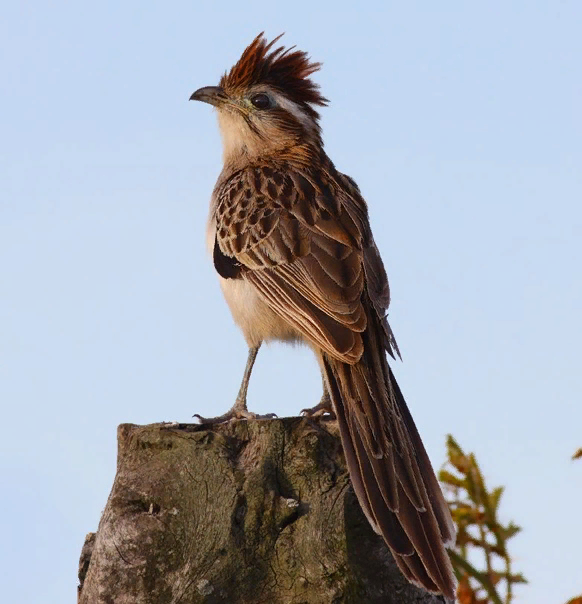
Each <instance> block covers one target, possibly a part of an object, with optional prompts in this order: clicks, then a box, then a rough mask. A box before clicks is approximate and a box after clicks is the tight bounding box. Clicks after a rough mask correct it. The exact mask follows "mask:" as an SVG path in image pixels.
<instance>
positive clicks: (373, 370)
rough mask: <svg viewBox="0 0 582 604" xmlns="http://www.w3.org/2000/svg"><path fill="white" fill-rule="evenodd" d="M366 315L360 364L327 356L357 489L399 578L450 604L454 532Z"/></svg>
mask: <svg viewBox="0 0 582 604" xmlns="http://www.w3.org/2000/svg"><path fill="white" fill-rule="evenodd" d="M369 317H370V319H371V321H370V323H369V324H368V328H367V329H366V333H365V337H364V354H363V356H362V358H361V359H360V360H359V361H358V362H357V363H355V364H353V365H350V364H347V363H343V362H341V361H339V360H337V359H334V358H332V357H330V356H329V355H327V354H325V353H323V354H322V357H323V363H322V364H323V369H324V373H325V376H326V381H327V383H328V387H329V393H330V396H331V400H332V403H333V406H334V410H335V413H336V416H337V419H338V422H339V428H340V434H341V439H342V443H343V448H344V453H345V456H346V462H347V465H348V470H349V472H350V477H351V480H352V484H353V487H354V491H355V493H356V495H357V497H358V500H359V502H360V505H361V507H362V510H363V511H364V513H365V515H366V517H367V518H368V521H369V522H370V524H371V525H372V527H373V528H374V530H375V531H376V532H377V533H378V534H380V535H382V537H383V538H384V540H385V541H386V543H387V545H388V547H389V548H390V550H391V551H392V554H393V555H394V558H395V560H396V562H397V564H398V566H399V568H400V569H401V571H402V573H403V574H404V575H405V576H406V577H407V578H408V579H409V580H410V581H412V582H414V583H416V584H417V585H420V586H422V587H424V588H425V589H427V590H428V591H431V592H434V593H442V594H444V595H445V596H447V597H448V598H451V599H453V598H454V594H455V587H456V582H455V577H454V574H453V569H452V566H451V562H450V560H449V556H448V554H447V552H446V550H445V546H446V545H450V544H452V543H453V542H454V539H455V528H454V525H453V522H452V519H451V516H450V512H449V509H448V506H447V504H446V502H445V499H444V497H443V494H442V492H441V489H440V486H439V484H438V481H437V479H436V476H435V474H434V471H433V469H432V466H431V463H430V460H429V458H428V455H427V453H426V450H425V448H424V445H423V444H422V441H421V439H420V436H419V434H418V430H417V429H416V426H415V424H414V421H413V419H412V416H411V415H410V411H409V410H408V407H407V405H406V402H405V400H404V397H403V396H402V393H401V391H400V388H399V387H398V384H397V383H396V380H395V378H394V375H393V373H392V371H391V369H390V368H389V366H388V363H387V361H386V357H385V355H384V350H383V346H382V338H383V332H382V331H381V325H379V324H376V323H377V321H375V316H374V315H372V313H370V315H369Z"/></svg>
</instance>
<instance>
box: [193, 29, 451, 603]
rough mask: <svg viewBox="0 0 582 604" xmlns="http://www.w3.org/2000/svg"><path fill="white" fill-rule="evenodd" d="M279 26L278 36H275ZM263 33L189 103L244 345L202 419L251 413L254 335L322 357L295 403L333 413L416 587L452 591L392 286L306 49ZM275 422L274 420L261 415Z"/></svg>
mask: <svg viewBox="0 0 582 604" xmlns="http://www.w3.org/2000/svg"><path fill="white" fill-rule="evenodd" d="M281 35H282V34H281ZM280 38H281V36H278V37H276V38H274V39H273V40H271V41H270V42H269V41H268V40H267V38H266V37H265V35H264V33H260V34H259V35H258V36H256V38H255V39H254V40H253V41H252V42H251V43H250V44H249V46H247V48H246V49H245V50H244V51H243V53H242V55H241V57H240V59H239V60H238V61H237V62H236V64H235V65H234V66H233V67H232V68H231V69H230V70H229V71H227V72H225V73H224V74H223V75H222V77H221V78H220V81H219V85H218V86H205V87H202V88H199V89H198V90H196V91H195V92H194V93H193V94H192V95H191V97H190V100H195V101H201V102H204V103H208V104H210V105H212V106H213V107H214V108H215V109H216V112H217V116H218V124H219V129H220V133H221V138H222V149H223V168H222V171H221V173H220V175H219V177H218V180H217V182H216V185H215V187H214V190H213V192H212V196H211V201H210V210H209V217H208V224H207V229H206V241H207V247H208V251H209V253H210V254H211V256H212V260H213V263H214V268H215V270H216V272H217V273H218V278H219V281H220V286H221V289H222V293H223V295H224V298H225V299H226V302H227V304H228V306H229V308H230V311H231V314H232V316H233V319H234V321H235V323H236V324H237V325H238V327H239V328H240V329H241V330H242V333H243V335H244V337H245V339H246V342H247V345H248V358H247V363H246V367H245V371H244V375H243V380H242V383H241V386H240V390H239V393H238V396H237V398H236V402H235V404H234V405H233V407H232V408H231V409H230V410H229V411H228V412H226V413H224V414H222V415H220V416H217V417H215V418H204V417H201V416H197V417H198V418H199V420H200V421H201V423H204V424H206V423H209V424H212V423H216V422H225V421H229V420H233V419H251V418H256V417H262V416H257V415H256V414H254V413H252V412H250V411H249V410H248V408H247V389H248V384H249V379H250V375H251V372H252V368H253V364H254V362H255V359H256V357H257V353H258V351H259V348H260V346H261V344H262V343H263V342H270V341H283V342H299V343H304V344H306V345H307V346H309V347H310V348H311V349H312V350H313V351H314V353H315V356H316V358H317V360H318V362H319V365H320V368H321V373H322V381H323V396H322V398H321V401H320V403H319V404H318V405H316V406H315V407H313V408H312V409H309V410H304V412H305V414H306V415H308V416H318V415H325V414H331V416H332V417H335V419H336V420H337V422H338V425H339V433H340V438H341V442H342V447H343V451H344V455H345V458H346V464H347V468H348V472H349V475H350V479H351V483H352V485H353V489H354V492H355V494H356V496H357V499H358V501H359V504H360V506H361V508H362V510H363V512H364V514H365V516H366V518H367V519H368V521H369V523H370V525H371V526H372V528H373V529H374V531H375V532H376V533H378V534H379V535H381V536H382V537H383V539H384V541H385V542H386V544H387V546H388V548H389V549H390V551H391V552H392V554H393V557H394V559H395V561H396V563H397V565H398V567H399V568H400V570H401V571H402V573H403V574H404V576H405V577H406V578H407V579H408V580H409V581H410V582H412V583H414V584H416V585H418V586H421V587H423V588H424V589H426V590H428V591H429V592H432V593H435V594H442V595H444V596H446V597H448V598H450V599H454V596H455V586H456V582H455V577H454V572H453V569H452V566H451V562H450V559H449V556H448V554H447V551H446V547H448V546H451V545H452V544H454V541H455V527H454V524H453V521H452V518H451V515H450V512H449V508H448V506H447V503H446V501H445V499H444V497H443V494H442V491H441V488H440V486H439V483H438V481H437V478H436V476H435V473H434V471H433V468H432V466H431V462H430V460H429V457H428V454H427V452H426V450H425V447H424V445H423V443H422V440H421V438H420V435H419V433H418V430H417V428H416V425H415V423H414V420H413V418H412V416H411V414H410V411H409V409H408V406H407V404H406V402H405V400H404V397H403V395H402V392H401V390H400V388H399V386H398V384H397V382H396V379H395V377H394V374H393V372H392V368H391V367H390V365H389V363H388V359H387V353H388V354H389V355H390V356H391V357H393V358H395V355H398V356H400V352H399V349H398V345H397V344H396V340H395V338H394V334H393V332H392V330H391V328H390V326H389V324H388V320H387V311H388V306H389V304H390V288H389V285H388V278H387V275H386V270H385V267H384V264H383V261H382V258H381V256H380V252H379V250H378V247H377V246H376V243H375V241H374V237H373V234H372V230H371V227H370V221H369V215H368V207H367V204H366V202H365V200H364V198H363V197H362V194H361V193H360V189H359V188H358V186H357V185H356V183H355V181H354V180H353V179H352V178H350V177H349V176H347V175H345V174H342V173H341V172H340V171H339V170H338V169H336V167H335V165H334V164H333V162H332V161H331V159H330V158H329V157H328V156H327V154H326V152H325V150H324V144H323V137H322V129H321V125H320V114H319V111H318V109H319V108H320V107H324V106H326V105H327V104H328V103H329V101H328V99H326V98H325V97H324V96H322V94H321V91H320V87H319V85H318V84H317V83H316V82H315V81H314V80H313V79H312V77H311V76H312V75H313V74H314V73H315V72H316V71H318V70H319V69H320V68H321V63H317V62H313V61H312V60H311V58H310V57H309V55H308V54H307V53H306V52H303V51H300V50H297V49H296V48H295V47H290V48H286V47H285V46H283V45H281V46H278V45H277V43H278V41H279V40H280ZM269 417H270V416H269Z"/></svg>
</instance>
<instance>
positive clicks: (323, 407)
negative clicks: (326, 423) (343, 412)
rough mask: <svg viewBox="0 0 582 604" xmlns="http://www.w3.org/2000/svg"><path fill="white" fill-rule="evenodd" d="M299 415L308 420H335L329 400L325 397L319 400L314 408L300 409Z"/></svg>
mask: <svg viewBox="0 0 582 604" xmlns="http://www.w3.org/2000/svg"><path fill="white" fill-rule="evenodd" d="M301 415H303V417H309V418H314V417H325V419H336V415H335V412H334V410H333V407H332V406H331V400H330V399H329V397H326V396H325V395H324V396H323V397H322V398H321V401H320V402H319V403H318V404H317V405H315V407H311V408H308V409H301ZM328 416H329V417H328Z"/></svg>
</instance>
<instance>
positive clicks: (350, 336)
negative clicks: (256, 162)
mask: <svg viewBox="0 0 582 604" xmlns="http://www.w3.org/2000/svg"><path fill="white" fill-rule="evenodd" d="M337 188H338V187H337V184H336V183H335V182H334V181H333V180H332V179H329V180H326V179H325V177H324V176H321V175H320V176H318V177H315V176H313V175H311V174H302V173H301V172H299V171H292V170H285V171H283V170H281V171H277V170H274V169H273V168H270V167H266V166H264V167H253V168H248V169H246V170H244V171H242V172H240V173H238V174H237V175H236V177H235V178H234V179H233V180H232V182H230V183H229V185H228V186H227V187H225V188H224V190H223V191H222V193H221V194H219V198H218V203H217V209H216V222H217V231H216V247H215V264H216V263H217V262H220V258H221V255H224V256H226V258H230V259H232V260H234V261H235V262H236V264H237V265H238V266H239V267H240V270H241V276H242V277H243V278H244V279H247V280H248V281H250V282H251V283H252V284H253V285H254V286H255V287H256V289H257V291H258V292H259V294H260V295H261V296H262V297H263V298H264V299H265V301H266V302H267V303H268V305H269V306H270V307H271V308H272V309H273V310H274V311H275V312H277V313H278V314H280V315H281V316H282V317H283V318H284V319H286V320H287V321H288V322H289V323H290V324H292V325H293V326H294V327H295V328H296V329H298V330H299V331H300V332H301V333H303V334H304V336H305V337H306V338H308V339H309V340H310V341H311V342H313V343H314V344H315V345H316V346H318V347H320V348H321V349H323V350H324V351H325V352H326V353H328V354H329V355H331V356H332V357H334V358H337V359H338V360H341V361H343V362H347V363H354V362H356V361H357V360H358V359H359V358H360V357H361V355H362V350H363V348H362V347H363V344H362V338H361V335H360V334H361V332H363V331H364V329H365V328H366V315H365V312H364V309H363V307H362V303H361V296H362V291H363V289H364V287H365V278H366V275H365V269H364V251H363V235H362V229H361V225H360V224H359V222H360V220H359V218H358V217H357V216H355V215H352V214H353V213H352V212H350V211H348V209H347V208H346V207H345V205H344V204H342V203H341V195H340V194H338V193H339V191H338V190H337ZM216 248H218V250H216ZM217 252H218V256H219V258H218V259H217Z"/></svg>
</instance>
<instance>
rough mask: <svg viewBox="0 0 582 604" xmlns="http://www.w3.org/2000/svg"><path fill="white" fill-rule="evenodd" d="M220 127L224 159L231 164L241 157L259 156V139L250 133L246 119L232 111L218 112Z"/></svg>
mask: <svg viewBox="0 0 582 604" xmlns="http://www.w3.org/2000/svg"><path fill="white" fill-rule="evenodd" d="M218 126H219V128H220V136H221V138H222V159H223V161H224V163H227V162H231V161H233V160H235V159H237V158H238V157H240V156H243V155H246V156H251V157H253V156H257V155H259V152H260V148H259V142H260V141H259V140H258V137H257V136H255V135H253V133H252V132H249V128H248V126H247V125H246V123H245V121H244V119H243V118H242V117H240V116H239V115H236V114H233V113H231V112H230V111H220V110H219V111H218Z"/></svg>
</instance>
